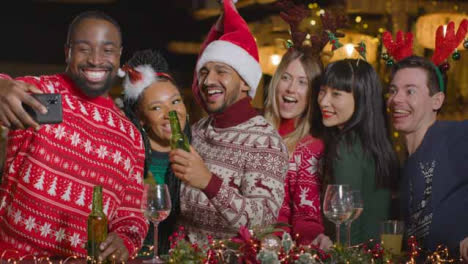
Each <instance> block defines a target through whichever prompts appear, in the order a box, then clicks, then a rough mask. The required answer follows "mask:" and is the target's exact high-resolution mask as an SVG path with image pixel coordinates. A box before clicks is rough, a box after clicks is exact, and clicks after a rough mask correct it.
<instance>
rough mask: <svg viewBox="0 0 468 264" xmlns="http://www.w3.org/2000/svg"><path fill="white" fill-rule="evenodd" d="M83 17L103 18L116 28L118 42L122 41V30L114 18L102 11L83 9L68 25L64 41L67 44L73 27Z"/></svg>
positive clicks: (73, 31)
mask: <svg viewBox="0 0 468 264" xmlns="http://www.w3.org/2000/svg"><path fill="white" fill-rule="evenodd" d="M85 19H99V20H104V21H107V22H109V23H111V24H112V25H114V26H115V27H116V28H117V31H118V32H119V36H120V42H122V31H121V29H120V26H119V23H117V21H116V20H115V19H113V18H112V17H111V16H109V15H108V14H106V13H104V12H101V11H97V10H91V11H85V12H83V13H80V14H78V15H77V16H76V17H75V18H74V19H73V20H72V22H71V23H70V25H69V26H68V33H67V42H66V45H67V46H69V45H70V44H71V43H70V41H71V38H72V36H73V33H75V28H76V27H77V26H78V25H79V24H80V23H81V21H83V20H85Z"/></svg>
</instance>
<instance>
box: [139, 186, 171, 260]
mask: <svg viewBox="0 0 468 264" xmlns="http://www.w3.org/2000/svg"><path fill="white" fill-rule="evenodd" d="M144 188H145V189H144V192H143V199H142V203H141V204H142V210H143V213H144V215H145V217H146V218H147V219H148V220H149V221H150V222H152V223H153V226H154V248H153V250H154V256H153V258H152V259H149V260H145V261H143V263H145V264H149V263H151V264H160V263H164V261H163V260H162V259H160V258H159V255H158V225H159V223H160V222H161V221H163V220H164V219H166V218H167V217H168V216H169V213H170V212H171V197H170V195H169V190H168V188H167V185H166V184H145V186H144Z"/></svg>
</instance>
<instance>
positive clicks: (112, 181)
mask: <svg viewBox="0 0 468 264" xmlns="http://www.w3.org/2000/svg"><path fill="white" fill-rule="evenodd" d="M2 77H5V76H2ZM18 80H21V81H24V82H27V83H31V84H34V85H36V86H37V87H38V88H39V89H41V90H42V91H43V92H45V93H50V92H56V93H60V94H62V104H63V122H62V123H61V124H55V125H42V126H41V128H40V129H39V130H38V131H35V130H34V129H32V128H30V129H26V130H13V131H11V132H10V134H9V136H8V149H7V158H6V166H5V170H4V173H3V180H2V185H1V187H0V197H2V201H3V203H2V204H1V205H0V226H1V228H0V229H1V230H0V251H1V252H3V251H4V250H6V249H15V250H17V251H18V255H19V256H24V255H28V254H33V255H41V256H44V255H45V256H70V255H78V256H82V257H83V256H86V249H85V245H86V242H87V217H88V214H89V213H90V211H91V203H92V192H93V186H94V185H97V184H100V185H102V186H103V190H104V192H103V201H105V209H106V211H107V217H108V219H109V232H116V233H117V234H119V236H120V237H121V238H122V239H123V241H124V244H125V246H126V247H127V248H128V250H129V253H130V254H133V253H135V252H136V251H137V249H138V248H139V247H140V246H141V243H142V241H143V238H144V235H145V234H146V232H147V229H148V225H147V222H146V220H145V218H144V216H143V214H142V212H141V210H140V202H141V197H142V192H143V186H142V172H143V164H144V148H143V143H142V139H141V137H140V136H139V135H140V134H139V133H138V132H137V130H136V128H135V127H134V126H133V124H132V123H131V122H130V121H128V120H127V118H126V117H125V116H124V115H123V114H122V112H121V111H120V110H119V109H118V108H117V107H116V106H115V105H114V103H113V102H112V99H111V98H104V97H97V98H94V99H91V98H87V97H85V96H84V95H83V94H82V93H81V92H79V90H78V88H76V87H74V85H73V84H72V81H71V80H70V79H69V78H68V77H67V76H65V75H63V74H57V75H51V76H41V77H22V78H18ZM103 116H106V117H111V118H112V120H113V121H114V122H118V123H119V124H120V126H121V127H120V128H121V129H120V128H117V127H116V126H115V125H113V124H115V123H112V122H111V124H109V122H108V120H110V119H104V118H102V117H103ZM130 131H132V132H133V134H135V135H138V137H134V139H132V138H130V137H129V136H128V135H129V134H131V132H130Z"/></svg>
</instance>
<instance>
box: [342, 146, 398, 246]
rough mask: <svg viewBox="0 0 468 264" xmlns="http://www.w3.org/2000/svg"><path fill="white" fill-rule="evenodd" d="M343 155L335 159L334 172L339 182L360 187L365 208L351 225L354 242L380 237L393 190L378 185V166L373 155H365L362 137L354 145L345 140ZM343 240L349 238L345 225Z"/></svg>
mask: <svg viewBox="0 0 468 264" xmlns="http://www.w3.org/2000/svg"><path fill="white" fill-rule="evenodd" d="M338 153H339V154H338V155H339V158H338V159H337V160H335V162H334V164H333V165H334V166H333V174H334V178H335V182H336V184H348V185H349V186H350V188H351V190H360V191H361V195H362V199H363V202H364V211H363V212H362V214H361V216H360V217H359V218H358V219H356V220H355V221H354V222H353V223H352V225H351V245H355V244H358V243H362V242H366V241H368V240H369V239H371V238H374V239H377V238H379V233H380V222H381V221H384V220H388V217H389V216H390V201H391V193H390V190H387V189H377V188H376V187H375V176H374V175H375V165H374V160H373V158H371V157H370V156H369V155H366V154H364V151H363V149H362V145H361V142H360V140H357V141H356V142H355V143H354V144H353V145H352V146H347V145H346V144H345V143H344V142H343V141H342V142H341V143H340V145H339V147H338ZM341 230H342V232H341V234H342V236H341V237H342V238H343V239H342V243H344V242H345V241H346V240H344V238H345V237H346V236H345V234H346V230H345V228H344V225H342V228H341Z"/></svg>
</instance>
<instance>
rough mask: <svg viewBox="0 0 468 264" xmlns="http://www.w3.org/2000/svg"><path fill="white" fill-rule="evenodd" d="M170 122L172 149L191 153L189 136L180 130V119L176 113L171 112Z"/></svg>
mask: <svg viewBox="0 0 468 264" xmlns="http://www.w3.org/2000/svg"><path fill="white" fill-rule="evenodd" d="M169 122H170V123H171V133H172V136H171V149H177V148H179V149H183V150H185V151H187V152H190V143H189V140H188V138H187V135H185V134H184V132H183V131H182V130H181V129H180V123H179V118H178V117H177V112H176V111H170V112H169Z"/></svg>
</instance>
